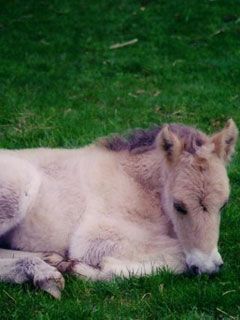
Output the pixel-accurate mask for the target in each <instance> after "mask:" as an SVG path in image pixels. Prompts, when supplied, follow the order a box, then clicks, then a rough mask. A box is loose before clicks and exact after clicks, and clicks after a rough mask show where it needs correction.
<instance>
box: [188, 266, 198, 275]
mask: <svg viewBox="0 0 240 320" xmlns="http://www.w3.org/2000/svg"><path fill="white" fill-rule="evenodd" d="M189 270H190V272H191V273H192V274H194V275H196V274H199V268H198V267H197V266H195V265H192V266H191V267H190V268H189Z"/></svg>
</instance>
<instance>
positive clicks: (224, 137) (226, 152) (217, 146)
mask: <svg viewBox="0 0 240 320" xmlns="http://www.w3.org/2000/svg"><path fill="white" fill-rule="evenodd" d="M237 138H238V129H237V126H236V124H235V122H234V121H233V120H232V119H229V120H228V121H227V123H226V125H225V127H224V128H223V130H222V131H220V132H218V133H216V134H214V135H213V136H212V137H211V141H212V142H213V144H214V152H215V153H216V154H217V155H218V157H219V158H220V159H222V160H223V161H224V162H225V163H227V162H229V161H230V160H231V156H232V154H233V153H234V148H235V145H236V142H237Z"/></svg>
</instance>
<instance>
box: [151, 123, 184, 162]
mask: <svg viewBox="0 0 240 320" xmlns="http://www.w3.org/2000/svg"><path fill="white" fill-rule="evenodd" d="M156 144H157V146H158V147H159V148H160V149H161V150H162V151H163V152H164V154H165V157H166V159H167V160H168V161H169V162H171V163H173V162H176V161H177V160H178V158H179V156H180V154H181V151H182V143H181V141H180V140H179V138H178V137H177V136H176V135H175V134H174V133H173V132H172V130H171V128H170V126H169V125H165V126H164V127H163V128H162V130H161V131H160V132H159V134H158V136H157V138H156Z"/></svg>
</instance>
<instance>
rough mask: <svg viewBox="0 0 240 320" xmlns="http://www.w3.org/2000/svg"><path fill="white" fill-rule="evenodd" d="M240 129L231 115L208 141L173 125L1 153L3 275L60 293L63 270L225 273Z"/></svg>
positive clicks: (96, 275)
mask: <svg viewBox="0 0 240 320" xmlns="http://www.w3.org/2000/svg"><path fill="white" fill-rule="evenodd" d="M237 135H238V131H237V127H236V125H235V123H234V122H233V121H232V120H229V121H228V122H227V124H226V126H225V128H224V129H223V130H222V131H220V132H219V133H216V134H214V135H213V136H210V137H209V136H207V135H205V134H203V133H202V132H200V131H197V130H196V129H193V128H190V127H186V126H181V125H176V124H172V125H164V126H163V127H157V128H155V129H152V130H146V131H143V130H138V131H134V132H133V133H132V134H131V135H130V136H129V137H127V138H121V137H112V138H106V139H102V140H100V141H99V142H98V143H97V144H92V145H90V146H87V147H85V148H81V149H74V150H65V149H42V148H41V149H29V150H14V151H10V150H1V151H0V168H1V171H0V246H1V247H2V248H3V247H4V248H5V249H0V279H1V280H2V281H10V282H16V283H22V282H24V281H27V280H32V281H33V283H34V284H35V285H37V286H39V287H40V288H42V289H43V290H45V291H47V292H49V293H50V294H52V295H53V296H54V297H56V298H58V297H60V291H61V289H63V286H64V280H63V277H62V275H61V272H63V271H68V272H71V273H73V274H77V275H80V276H83V277H87V278H91V279H109V278H111V277H112V276H114V275H123V276H126V277H127V276H129V275H131V274H134V275H142V274H150V273H151V272H154V271H155V270H157V269H161V268H169V269H170V270H172V271H173V272H177V273H181V272H184V271H186V270H187V269H190V270H191V272H192V273H195V274H200V273H214V272H217V271H218V270H219V267H220V266H221V265H222V264H223V261H222V258H221V256H220V254H219V252H218V248H217V243H218V237H219V224H220V211H221V208H222V207H223V206H224V205H225V204H226V203H227V201H228V197H229V182H228V178H227V173H226V169H225V165H226V163H227V162H228V161H229V160H230V157H231V155H232V154H233V151H234V146H235V143H236V140H237ZM6 248H7V249H8V250H6Z"/></svg>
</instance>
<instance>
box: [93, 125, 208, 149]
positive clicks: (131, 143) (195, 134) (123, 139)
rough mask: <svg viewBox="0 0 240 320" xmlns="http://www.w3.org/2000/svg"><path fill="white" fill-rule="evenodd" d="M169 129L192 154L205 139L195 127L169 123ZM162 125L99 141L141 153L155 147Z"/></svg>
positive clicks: (109, 147)
mask: <svg viewBox="0 0 240 320" xmlns="http://www.w3.org/2000/svg"><path fill="white" fill-rule="evenodd" d="M169 127H170V129H171V131H172V132H173V133H175V134H176V135H177V136H178V137H179V138H180V139H181V140H182V141H183V143H184V149H185V150H186V151H187V152H189V153H191V154H194V153H195V152H196V147H197V146H201V145H203V144H204V143H205V142H206V141H207V137H206V135H205V134H204V133H202V132H200V131H198V130H196V129H195V128H192V127H188V126H183V125H179V124H170V125H169ZM161 129H162V127H161V126H160V127H157V126H155V127H153V128H150V129H135V130H133V131H131V132H130V133H129V134H126V135H123V136H119V135H113V136H111V137H106V138H103V139H101V140H100V141H99V143H100V144H101V145H102V146H104V147H105V148H106V149H108V150H111V151H116V152H119V151H123V150H128V151H129V152H136V153H142V152H146V151H149V150H152V149H154V148H155V139H156V137H157V135H158V133H159V132H160V131H161Z"/></svg>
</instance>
